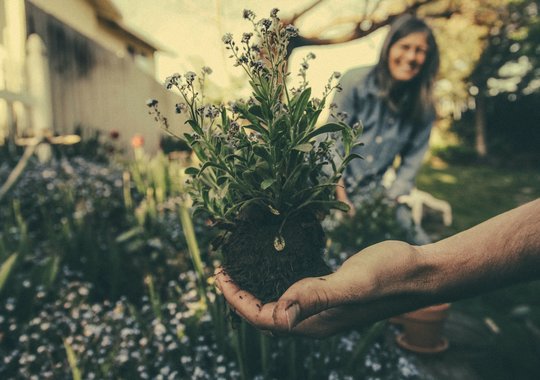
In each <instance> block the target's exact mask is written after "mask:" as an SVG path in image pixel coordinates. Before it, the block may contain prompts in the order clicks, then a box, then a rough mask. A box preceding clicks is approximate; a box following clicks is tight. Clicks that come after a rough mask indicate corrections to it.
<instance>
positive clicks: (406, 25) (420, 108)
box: [371, 14, 439, 122]
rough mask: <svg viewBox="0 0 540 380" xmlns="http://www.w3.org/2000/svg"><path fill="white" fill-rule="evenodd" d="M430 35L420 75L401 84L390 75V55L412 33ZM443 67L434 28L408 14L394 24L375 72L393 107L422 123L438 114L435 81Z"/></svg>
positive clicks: (379, 84) (380, 86) (380, 90)
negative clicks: (436, 112)
mask: <svg viewBox="0 0 540 380" xmlns="http://www.w3.org/2000/svg"><path fill="white" fill-rule="evenodd" d="M417 32H422V33H425V34H426V37H427V43H428V50H427V55H426V60H425V62H424V64H423V65H422V68H421V70H420V72H419V73H418V75H417V76H416V77H415V78H413V79H412V80H411V81H410V82H407V83H406V84H401V85H398V83H397V82H396V81H395V80H394V79H393V77H392V75H391V74H390V69H389V67H388V56H389V52H390V48H391V47H392V45H394V44H395V43H396V42H397V41H398V40H400V39H401V38H404V37H406V36H408V35H409V34H411V33H417ZM438 70H439V48H438V47H437V42H436V41H435V37H434V36H433V31H432V30H431V28H430V27H429V26H428V25H427V24H426V23H425V22H424V21H423V20H421V19H419V18H417V17H415V16H413V15H410V14H405V15H403V16H400V17H399V18H398V19H397V20H396V21H394V22H393V23H392V27H391V29H390V32H388V35H387V36H386V39H385V41H384V43H383V47H382V49H381V55H380V58H379V62H378V63H377V65H376V66H375V67H374V69H373V71H372V72H371V74H372V75H375V81H376V83H377V87H378V89H379V96H380V97H381V98H383V99H386V101H387V103H388V105H389V107H390V108H391V109H392V110H394V111H395V112H398V113H399V114H401V115H403V116H404V117H405V118H407V119H410V120H413V121H415V122H422V121H425V120H426V119H428V118H430V117H431V116H432V115H433V113H434V100H433V84H434V81H435V77H436V75H437V72H438Z"/></svg>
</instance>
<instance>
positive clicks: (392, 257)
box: [216, 241, 418, 338]
mask: <svg viewBox="0 0 540 380" xmlns="http://www.w3.org/2000/svg"><path fill="white" fill-rule="evenodd" d="M417 255H418V251H417V249H416V248H415V247H412V246H410V245H409V244H406V243H402V242H396V241H388V242H384V243H379V244H376V245H374V246H372V247H369V248H366V249H365V250H363V251H361V252H359V253H357V254H356V255H354V256H352V257H351V258H349V259H348V260H347V261H345V263H344V264H343V265H342V266H341V268H339V269H338V270H337V271H336V272H335V273H332V274H330V275H328V276H321V277H310V278H305V279H303V280H300V281H298V282H296V283H295V284H293V285H292V286H291V287H290V288H289V289H288V290H287V291H286V292H285V293H284V294H283V295H282V296H281V298H280V299H279V300H278V301H276V302H270V303H267V304H264V305H263V304H262V303H261V302H260V301H259V300H258V299H257V298H256V297H254V296H253V295H252V294H250V293H248V292H246V291H244V290H242V289H240V288H239V287H238V286H237V285H236V284H235V283H234V282H233V281H232V280H231V278H230V277H229V276H228V275H227V274H226V273H225V272H224V271H223V270H222V269H218V270H217V271H216V284H217V286H218V287H219V289H220V290H221V291H222V293H223V295H224V297H225V299H226V300H227V302H228V303H229V305H230V306H231V308H232V309H233V310H234V311H235V312H236V313H237V314H238V315H240V316H241V317H242V318H244V319H245V320H247V321H248V322H249V323H251V324H252V325H254V326H255V327H257V328H259V329H261V330H266V331H272V332H273V333H282V334H283V333H286V334H294V335H303V336H309V337H315V338H322V337H327V336H330V335H333V334H335V333H338V332H340V331H343V330H346V329H348V328H351V327H353V326H359V327H361V326H365V325H368V324H370V323H372V322H375V321H377V320H381V319H385V318H388V317H390V316H393V315H397V314H399V313H401V312H403V311H406V310H411V309H413V308H415V305H414V302H412V301H411V299H410V298H408V297H406V296H405V297H403V298H402V299H401V300H400V301H399V300H396V299H395V295H394V293H397V292H400V291H402V290H404V291H407V286H406V284H405V283H403V282H401V281H400V278H401V275H400V274H404V277H407V274H408V273H409V272H410V271H411V268H412V266H413V264H414V263H415V262H416V261H417Z"/></svg>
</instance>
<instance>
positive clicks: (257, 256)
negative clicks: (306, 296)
mask: <svg viewBox="0 0 540 380" xmlns="http://www.w3.org/2000/svg"><path fill="white" fill-rule="evenodd" d="M244 18H245V19H246V20H248V21H249V22H250V23H251V24H252V25H253V32H250V33H244V34H243V36H242V38H241V41H239V42H236V41H235V40H234V38H233V36H232V35H231V34H226V35H225V36H223V42H224V43H225V45H226V49H227V50H228V52H230V58H231V59H232V60H233V61H234V65H235V66H238V67H241V68H242V69H243V70H244V71H245V73H246V74H247V76H248V77H249V84H250V87H251V91H252V93H251V96H250V97H249V99H247V100H244V101H237V102H234V103H229V104H228V105H226V106H225V105H215V104H206V103H205V98H204V91H203V82H204V79H205V76H206V75H208V74H210V73H211V70H210V69H208V68H203V70H202V75H201V76H200V77H199V76H196V75H195V73H193V72H188V73H186V74H184V75H180V74H175V75H173V76H171V77H169V78H168V79H167V83H166V85H167V87H168V88H176V89H177V90H178V91H179V93H180V96H181V102H180V103H179V104H178V105H177V107H176V108H177V112H181V113H185V114H186V115H187V119H188V120H187V123H189V125H190V126H191V128H192V132H191V133H186V134H185V135H184V138H185V140H186V141H187V142H188V144H189V145H190V147H191V149H192V150H193V152H194V154H195V155H196V157H197V158H198V161H199V163H200V165H199V166H197V167H191V168H188V169H187V170H186V173H188V174H189V175H190V176H191V177H192V178H190V184H189V187H190V195H191V197H192V200H193V206H194V208H195V210H196V211H203V212H206V213H207V214H208V216H209V218H210V219H211V220H212V221H213V222H214V226H215V227H216V228H219V229H220V230H221V231H222V234H221V235H220V238H219V239H218V242H217V246H219V248H220V250H221V253H222V266H223V268H224V270H225V271H226V272H227V273H228V274H229V276H230V277H231V278H232V279H233V280H234V281H235V282H236V283H237V284H238V285H239V286H240V287H242V288H243V289H245V290H247V291H249V292H251V293H253V294H254V295H256V296H257V297H258V298H259V299H260V300H261V301H263V302H269V301H272V300H276V299H277V298H279V296H280V295H281V294H282V293H283V292H284V291H285V290H286V289H287V288H288V287H289V286H290V285H291V284H292V283H294V282H296V281H298V280H300V279H302V278H305V277H310V276H320V275H325V274H328V273H330V268H329V267H328V266H327V264H326V263H325V261H324V259H323V253H324V247H325V240H326V239H325V237H324V233H323V229H322V227H321V220H322V218H323V217H324V216H325V215H326V214H327V213H328V212H329V211H330V210H331V209H341V210H345V211H346V210H347V209H348V206H347V205H346V204H344V203H342V202H339V201H337V200H335V198H334V193H335V187H336V185H337V182H338V180H339V178H340V176H341V174H342V172H343V170H344V168H345V166H346V165H347V164H348V162H350V160H352V159H354V158H356V157H359V156H358V155H354V154H350V153H349V152H350V151H351V149H352V148H353V146H354V143H355V141H356V139H357V137H358V135H359V133H360V128H359V127H358V126H353V127H350V126H348V125H346V124H344V123H343V122H342V121H340V119H336V120H337V121H336V122H335V123H328V124H325V125H322V126H317V120H318V117H319V115H320V113H321V111H322V110H323V108H324V106H325V102H326V99H327V97H328V95H329V94H330V93H331V92H332V91H333V90H334V89H336V88H338V87H339V86H338V85H337V79H338V78H339V74H338V73H335V74H333V75H332V76H331V78H330V79H329V80H328V83H327V85H326V87H325V90H324V92H323V94H322V96H321V98H318V99H316V98H312V97H311V89H310V88H309V87H308V83H307V82H306V69H307V68H308V61H309V60H310V59H312V58H314V55H313V54H309V55H308V56H307V57H306V58H305V59H304V61H303V62H302V65H301V68H300V72H299V76H300V81H299V84H298V85H297V86H296V88H290V85H289V83H288V80H287V78H288V76H289V73H288V70H287V45H288V42H289V39H290V38H292V37H295V36H296V34H297V30H296V29H295V28H294V27H293V26H291V25H287V26H284V25H283V24H281V23H280V19H279V18H278V16H277V9H274V10H273V11H272V12H271V14H270V17H269V18H264V19H261V20H259V21H256V20H255V15H254V13H253V12H251V11H248V10H246V11H244ZM149 106H150V108H151V112H153V113H154V115H155V117H156V119H157V120H158V121H160V122H161V124H162V126H163V127H164V128H165V129H167V130H169V126H168V124H167V120H166V119H165V118H163V117H162V116H161V115H160V113H159V111H158V109H157V105H156V102H155V101H151V102H150V103H149ZM169 131H170V130H169ZM338 139H340V140H341V141H342V142H343V145H344V147H345V150H344V151H345V155H344V156H337V153H335V149H334V144H335V142H336V140H338ZM334 158H335V161H338V162H339V163H337V162H334Z"/></svg>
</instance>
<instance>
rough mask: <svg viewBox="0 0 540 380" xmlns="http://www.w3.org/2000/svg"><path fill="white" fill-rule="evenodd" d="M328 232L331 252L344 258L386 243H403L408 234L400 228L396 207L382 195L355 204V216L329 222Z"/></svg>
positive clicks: (342, 217) (375, 195) (374, 195)
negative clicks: (401, 241)
mask: <svg viewBox="0 0 540 380" xmlns="http://www.w3.org/2000/svg"><path fill="white" fill-rule="evenodd" d="M340 216H341V215H340ZM327 229H328V237H329V238H330V239H331V242H332V246H333V248H334V249H333V250H335V251H336V252H344V253H347V254H354V253H356V252H358V251H360V250H362V249H364V248H366V247H369V246H370V245H373V244H376V243H380V242H382V241H385V240H406V239H407V237H408V232H409V231H406V230H405V229H404V228H403V227H402V226H400V224H399V223H398V221H397V219H396V209H395V204H394V203H393V202H391V201H390V200H388V198H387V197H385V196H384V194H383V193H380V194H373V196H371V197H369V198H366V199H365V200H364V201H362V202H361V203H360V204H357V205H356V207H355V214H354V216H352V217H351V216H348V215H346V216H341V217H340V218H339V219H338V220H336V219H334V220H332V221H329V222H328V223H327Z"/></svg>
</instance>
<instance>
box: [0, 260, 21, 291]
mask: <svg viewBox="0 0 540 380" xmlns="http://www.w3.org/2000/svg"><path fill="white" fill-rule="evenodd" d="M18 256H19V254H18V253H14V254H12V255H11V256H9V257H8V258H7V259H6V261H4V262H3V263H2V266H0V292H1V291H2V289H3V288H4V285H5V284H6V281H7V279H8V277H9V274H10V273H11V270H12V269H13V266H14V265H15V262H16V261H17V257H18Z"/></svg>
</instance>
